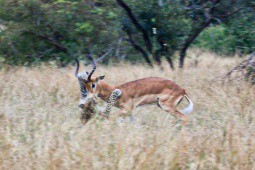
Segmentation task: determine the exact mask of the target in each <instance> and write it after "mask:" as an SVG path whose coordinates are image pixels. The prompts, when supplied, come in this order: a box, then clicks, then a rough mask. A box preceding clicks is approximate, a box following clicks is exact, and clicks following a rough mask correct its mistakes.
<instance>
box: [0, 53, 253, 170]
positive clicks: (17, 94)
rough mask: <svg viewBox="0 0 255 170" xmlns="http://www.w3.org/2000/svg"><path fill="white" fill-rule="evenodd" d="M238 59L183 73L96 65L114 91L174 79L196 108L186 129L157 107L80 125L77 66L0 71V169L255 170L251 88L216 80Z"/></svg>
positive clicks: (205, 63) (205, 59)
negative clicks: (128, 117) (133, 84)
mask: <svg viewBox="0 0 255 170" xmlns="http://www.w3.org/2000/svg"><path fill="white" fill-rule="evenodd" d="M189 56H191V57H192V56H195V53H192V52H191V53H190V54H189ZM240 60H241V59H240V58H219V57H217V56H215V55H213V54H210V53H204V54H202V56H201V61H200V62H199V63H198V66H197V67H195V66H194V61H193V60H191V59H188V60H187V63H186V68H185V70H183V71H180V70H175V71H171V70H170V69H169V68H168V67H167V64H165V70H164V71H161V70H160V69H158V68H154V69H151V68H147V67H146V66H142V65H131V64H119V65H116V66H114V67H113V66H111V67H107V66H98V69H97V71H96V73H95V75H106V78H105V81H107V82H109V84H112V85H118V84H121V83H125V82H127V81H131V80H135V79H138V78H143V77H147V76H159V77H164V78H168V79H171V80H174V81H175V82H176V83H177V84H179V85H181V86H182V87H183V88H185V89H186V90H187V92H188V94H189V95H190V97H191V99H192V100H193V102H194V105H195V108H194V111H193V112H192V114H190V115H189V117H190V123H189V125H188V126H182V125H181V122H180V121H178V120H177V119H176V118H175V117H173V116H171V115H168V114H167V113H165V112H164V111H162V110H161V109H159V108H158V107H156V106H146V107H141V108H138V109H136V110H135V111H134V112H133V115H134V116H135V119H136V121H135V123H130V122H129V121H126V122H123V123H120V122H119V121H118V120H116V121H107V120H104V121H102V120H100V119H97V118H95V119H93V120H91V121H90V122H89V123H88V124H86V125H85V126H83V125H82V124H81V123H80V119H79V117H80V110H79V108H78V107H77V105H78V102H79V97H80V93H79V87H78V82H77V80H76V78H75V77H74V66H70V67H67V68H63V69H59V68H57V67H54V66H49V65H47V66H40V67H36V68H25V67H18V68H11V69H2V70H1V71H0V80H1V83H0V169H245V170H248V169H255V88H254V87H252V86H251V85H249V84H248V83H245V82H233V83H228V84H225V85H223V84H221V83H220V82H219V81H216V80H217V79H216V80H215V78H216V77H218V76H220V75H222V74H224V73H226V72H227V70H228V69H230V68H232V67H233V66H234V64H236V63H238V62H239V61H240ZM82 68H83V67H82ZM115 111H116V110H113V111H112V114H114V112H115Z"/></svg>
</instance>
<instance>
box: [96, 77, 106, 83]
mask: <svg viewBox="0 0 255 170" xmlns="http://www.w3.org/2000/svg"><path fill="white" fill-rule="evenodd" d="M104 77H105V76H99V77H97V78H96V82H98V81H100V80H103V79H104Z"/></svg>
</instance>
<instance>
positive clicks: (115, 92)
mask: <svg viewBox="0 0 255 170" xmlns="http://www.w3.org/2000/svg"><path fill="white" fill-rule="evenodd" d="M121 94H122V91H121V90H120V89H115V90H113V91H112V93H111V95H110V97H109V99H108V100H107V106H106V108H105V111H104V114H105V115H107V116H108V115H109V113H110V112H111V109H112V107H113V106H114V105H115V103H116V101H117V99H118V97H120V96H121Z"/></svg>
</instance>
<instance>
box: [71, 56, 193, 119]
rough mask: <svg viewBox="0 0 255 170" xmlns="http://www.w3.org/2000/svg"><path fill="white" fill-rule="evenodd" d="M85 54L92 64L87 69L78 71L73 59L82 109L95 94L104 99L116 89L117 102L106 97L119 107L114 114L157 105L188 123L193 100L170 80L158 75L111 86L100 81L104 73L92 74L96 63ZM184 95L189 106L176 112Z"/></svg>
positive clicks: (120, 114) (124, 114)
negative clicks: (90, 68) (91, 67)
mask: <svg viewBox="0 0 255 170" xmlns="http://www.w3.org/2000/svg"><path fill="white" fill-rule="evenodd" d="M87 57H88V58H89V59H90V60H91V61H92V64H93V69H92V71H90V72H82V73H78V71H79V61H78V60H76V62H77V67H76V70H75V76H76V77H77V78H78V81H79V84H80V89H81V100H80V103H79V107H80V108H84V107H85V105H86V103H88V102H89V101H91V100H95V99H96V98H98V97H99V98H101V99H102V100H104V101H107V100H108V99H109V97H110V95H111V94H112V92H113V91H114V90H115V89H118V91H119V93H118V94H120V96H117V97H118V99H117V97H116V96H115V98H114V99H117V100H116V103H114V102H115V101H110V102H109V100H108V104H109V105H110V104H111V103H112V105H115V106H116V107H118V108H119V109H120V111H119V112H118V113H117V115H118V116H127V115H130V112H131V111H132V110H133V109H134V108H136V107H138V106H143V105H147V104H157V105H158V106H159V107H160V108H161V109H163V110H164V111H166V112H168V113H171V114H172V115H174V116H176V117H177V118H179V119H181V120H182V121H184V123H187V122H188V118H187V116H186V114H188V113H190V112H191V111H192V110H193V103H192V101H191V100H190V98H189V97H188V95H187V93H186V91H185V90H184V89H183V88H181V87H180V86H179V85H177V84H176V83H174V82H173V81H171V80H168V79H164V78H159V77H147V78H143V79H138V80H135V81H131V82H128V83H125V84H122V85H119V86H111V85H109V84H107V83H106V82H105V81H104V80H103V79H104V77H105V76H99V77H92V74H93V73H94V71H95V70H96V63H95V62H94V60H93V58H92V56H91V55H90V54H88V55H87ZM115 91H116V90H115ZM183 98H186V99H187V101H188V103H189V105H188V106H187V107H186V108H185V109H184V110H182V111H179V110H178V109H177V105H178V104H179V103H180V102H181V101H182V99H183ZM109 105H108V107H109ZM109 109H110V108H109Z"/></svg>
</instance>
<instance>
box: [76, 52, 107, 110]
mask: <svg viewBox="0 0 255 170" xmlns="http://www.w3.org/2000/svg"><path fill="white" fill-rule="evenodd" d="M87 57H88V58H89V59H90V60H91V61H92V64H93V69H92V70H91V71H90V72H81V73H78V72H79V66H80V64H79V61H78V60H77V59H76V60H75V61H76V63H77V67H76V70H75V77H77V78H78V81H79V85H80V91H81V99H80V102H79V107H80V108H84V107H85V105H87V104H88V103H89V102H91V101H92V100H94V99H95V98H96V97H97V95H98V92H99V88H98V84H99V83H100V80H103V79H104V76H99V77H96V78H92V77H91V76H92V74H93V73H94V71H95V70H96V67H97V66H96V63H95V61H94V60H93V58H92V56H91V55H90V54H88V55H87Z"/></svg>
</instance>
